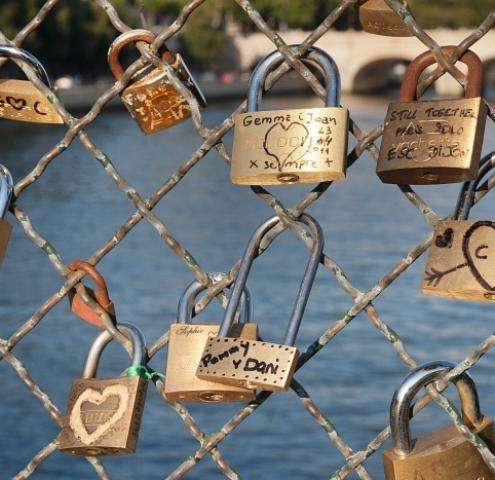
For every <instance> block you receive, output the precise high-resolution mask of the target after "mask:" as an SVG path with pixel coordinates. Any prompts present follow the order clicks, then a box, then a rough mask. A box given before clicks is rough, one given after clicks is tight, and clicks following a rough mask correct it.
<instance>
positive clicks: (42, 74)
mask: <svg viewBox="0 0 495 480" xmlns="http://www.w3.org/2000/svg"><path fill="white" fill-rule="evenodd" d="M0 57H4V58H10V59H15V60H20V61H21V62H25V63H27V64H29V65H30V66H31V67H33V68H34V70H35V72H36V75H37V76H38V78H39V79H40V80H41V81H42V82H44V83H45V84H46V85H47V87H49V88H51V83H50V79H49V77H48V74H47V73H46V70H45V68H44V67H43V65H42V64H41V63H40V61H39V60H38V59H37V58H36V57H35V56H33V55H32V54H30V53H29V52H28V51H26V50H23V49H22V48H17V47H13V46H11V45H0ZM0 117H1V118H5V119H8V120H19V121H21V122H33V123H53V124H60V123H64V121H63V120H62V117H61V116H60V115H59V114H58V113H57V111H56V110H55V107H54V106H53V104H52V103H51V102H50V101H49V100H48V98H46V97H45V95H43V93H41V92H40V91H39V90H38V89H37V88H36V87H35V86H34V85H33V84H32V83H31V82H30V81H29V80H0Z"/></svg>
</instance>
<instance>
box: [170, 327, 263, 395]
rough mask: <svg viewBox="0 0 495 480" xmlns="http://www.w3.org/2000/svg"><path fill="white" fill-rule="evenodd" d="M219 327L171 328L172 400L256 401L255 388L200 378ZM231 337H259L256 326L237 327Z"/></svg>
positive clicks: (252, 338)
mask: <svg viewBox="0 0 495 480" xmlns="http://www.w3.org/2000/svg"><path fill="white" fill-rule="evenodd" d="M219 328H220V327H219V325H216V324H203V325H198V324H188V323H174V324H172V325H171V326H170V337H169V342H168V354H167V367H166V375H165V396H166V397H167V400H169V401H177V402H203V403H230V402H249V401H251V400H254V398H255V393H254V391H253V390H252V389H249V388H246V387H239V386H235V385H225V384H221V383H218V382H213V381H209V380H203V379H200V378H198V377H196V369H197V367H198V365H199V362H200V360H201V354H202V353H203V349H204V347H205V345H206V342H207V340H208V338H209V337H210V336H215V335H217V333H218V330H219ZM230 333H231V335H233V336H235V337H239V338H243V339H244V338H245V339H249V340H256V339H257V337H258V326H257V325H256V324H255V323H244V324H235V325H234V326H233V327H232V329H231V332H230Z"/></svg>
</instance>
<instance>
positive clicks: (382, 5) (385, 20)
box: [359, 0, 413, 37]
mask: <svg viewBox="0 0 495 480" xmlns="http://www.w3.org/2000/svg"><path fill="white" fill-rule="evenodd" d="M401 3H402V4H403V5H404V6H407V2H406V1H405V0H401ZM359 22H360V23H361V26H362V27H363V30H365V31H366V32H368V33H374V34H375V35H384V36H386V37H411V36H412V35H413V34H412V33H411V31H410V30H409V28H408V27H407V25H406V24H405V23H404V21H403V20H402V18H400V16H399V15H397V13H395V11H394V10H392V9H391V8H390V7H389V6H388V5H387V2H386V1H385V0H361V2H360V4H359Z"/></svg>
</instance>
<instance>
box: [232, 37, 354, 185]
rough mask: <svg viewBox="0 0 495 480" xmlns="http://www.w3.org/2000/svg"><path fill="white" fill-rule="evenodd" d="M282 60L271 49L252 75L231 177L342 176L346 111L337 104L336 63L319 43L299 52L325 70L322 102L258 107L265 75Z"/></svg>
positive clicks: (261, 180)
mask: <svg viewBox="0 0 495 480" xmlns="http://www.w3.org/2000/svg"><path fill="white" fill-rule="evenodd" d="M295 47H298V45H292V48H295ZM283 61H284V57H283V56H282V54H281V53H280V52H278V51H275V52H272V53H271V54H269V55H268V56H266V57H265V58H264V59H263V60H261V62H259V63H258V65H257V66H256V68H255V69H254V71H253V74H252V75H251V80H250V82H249V90H248V100H247V113H243V114H240V115H237V116H236V118H235V125H234V146H233V150H232V164H231V173H230V178H231V180H232V183H235V184H238V185H282V184H290V183H316V182H326V181H332V180H341V179H344V178H345V173H346V161H347V158H346V156H347V139H348V123H349V112H348V111H347V109H344V108H342V107H340V106H339V105H340V75H339V71H338V68H337V65H336V64H335V62H334V61H333V59H332V58H331V57H330V55H328V54H327V53H326V52H324V51H323V50H321V49H319V48H317V47H311V48H310V49H309V53H308V54H307V56H306V57H303V58H301V61H302V62H304V63H305V64H310V65H313V66H315V67H316V68H317V69H318V70H319V71H320V72H322V73H323V75H324V78H325V81H326V99H325V107H324V108H303V109H290V110H263V111H260V106H261V105H260V104H261V98H262V93H263V87H264V84H265V79H266V77H267V75H268V74H269V73H270V72H272V71H273V70H275V68H276V67H278V66H279V65H280V64H281V63H282V62H283Z"/></svg>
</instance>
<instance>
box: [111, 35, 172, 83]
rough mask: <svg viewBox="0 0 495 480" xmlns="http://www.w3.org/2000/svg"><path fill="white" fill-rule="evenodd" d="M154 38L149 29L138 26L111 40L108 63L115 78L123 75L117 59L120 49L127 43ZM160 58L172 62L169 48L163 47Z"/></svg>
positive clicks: (151, 41) (148, 40)
mask: <svg viewBox="0 0 495 480" xmlns="http://www.w3.org/2000/svg"><path fill="white" fill-rule="evenodd" d="M155 38H156V36H155V35H154V34H153V33H151V32H150V31H149V30H144V29H142V28H138V29H136V30H129V31H128V32H124V33H123V34H122V35H119V36H118V37H117V38H116V39H115V40H114V41H113V42H112V44H111V45H110V48H109V49H108V65H109V67H110V71H111V72H112V74H113V76H114V77H115V79H116V80H120V79H121V77H122V75H124V69H123V68H122V64H121V63H120V59H119V55H120V52H121V50H122V49H123V48H124V47H125V46H126V45H128V44H129V43H136V42H146V43H149V44H152V43H153V42H154V41H155ZM162 60H164V61H165V62H167V63H173V62H174V60H175V56H174V55H173V54H172V53H171V52H170V51H169V50H167V49H165V50H164V51H163V53H162Z"/></svg>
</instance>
